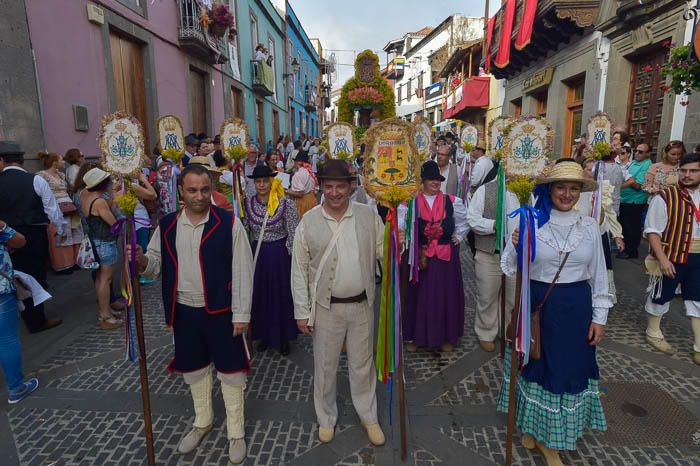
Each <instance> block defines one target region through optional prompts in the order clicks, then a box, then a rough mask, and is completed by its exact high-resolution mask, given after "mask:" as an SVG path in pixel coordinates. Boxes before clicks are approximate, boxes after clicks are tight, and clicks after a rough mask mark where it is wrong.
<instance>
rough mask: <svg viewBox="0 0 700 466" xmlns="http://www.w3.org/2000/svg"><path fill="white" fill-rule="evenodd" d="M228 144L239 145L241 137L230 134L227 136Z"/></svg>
mask: <svg viewBox="0 0 700 466" xmlns="http://www.w3.org/2000/svg"><path fill="white" fill-rule="evenodd" d="M228 145H229V146H240V145H241V137H240V136H231V137H229V138H228Z"/></svg>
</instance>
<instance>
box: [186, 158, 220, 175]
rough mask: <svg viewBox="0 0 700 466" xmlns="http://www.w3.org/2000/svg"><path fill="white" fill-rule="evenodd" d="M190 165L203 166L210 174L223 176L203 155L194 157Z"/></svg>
mask: <svg viewBox="0 0 700 466" xmlns="http://www.w3.org/2000/svg"><path fill="white" fill-rule="evenodd" d="M190 165H201V166H203V167H204V168H206V169H207V170H209V171H210V172H214V173H218V174H221V172H220V171H219V170H218V169H217V168H216V167H212V166H211V164H210V163H209V159H208V158H206V157H204V156H203V155H195V156H194V157H192V158H191V159H190Z"/></svg>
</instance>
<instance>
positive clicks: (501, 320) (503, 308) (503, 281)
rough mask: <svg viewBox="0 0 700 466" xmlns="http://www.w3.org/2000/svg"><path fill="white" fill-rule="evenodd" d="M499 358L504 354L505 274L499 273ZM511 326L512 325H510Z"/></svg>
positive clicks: (502, 357) (503, 356)
mask: <svg viewBox="0 0 700 466" xmlns="http://www.w3.org/2000/svg"><path fill="white" fill-rule="evenodd" d="M500 327H501V328H500V329H499V330H500V333H501V337H500V344H501V359H504V358H505V356H506V276H505V274H501V319H500ZM511 328H513V327H511Z"/></svg>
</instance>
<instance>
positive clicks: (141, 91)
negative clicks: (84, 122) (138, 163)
mask: <svg viewBox="0 0 700 466" xmlns="http://www.w3.org/2000/svg"><path fill="white" fill-rule="evenodd" d="M109 46H110V53H111V55H112V74H113V76H114V94H115V97H116V110H121V111H123V112H127V113H129V114H131V115H133V116H135V117H136V118H137V119H138V120H139V122H140V123H141V126H142V127H143V137H144V140H143V143H144V149H145V152H146V154H150V152H151V146H150V142H149V137H148V116H147V112H146V88H145V86H144V82H145V75H144V69H143V46H142V45H141V44H139V43H137V42H134V41H132V40H129V39H127V38H126V37H124V36H121V35H119V34H117V33H115V32H113V31H110V33H109Z"/></svg>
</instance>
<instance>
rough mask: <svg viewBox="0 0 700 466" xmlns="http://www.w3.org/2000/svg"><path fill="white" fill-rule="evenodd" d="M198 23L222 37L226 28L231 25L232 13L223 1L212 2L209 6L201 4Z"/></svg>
mask: <svg viewBox="0 0 700 466" xmlns="http://www.w3.org/2000/svg"><path fill="white" fill-rule="evenodd" d="M199 24H200V25H201V26H202V27H203V28H209V32H211V34H212V35H214V36H216V37H223V36H224V34H225V33H226V30H227V29H229V28H232V27H233V14H232V13H231V10H229V7H228V5H226V4H225V3H214V4H213V5H212V7H211V8H208V7H206V6H202V8H201V9H200V11H199Z"/></svg>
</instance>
